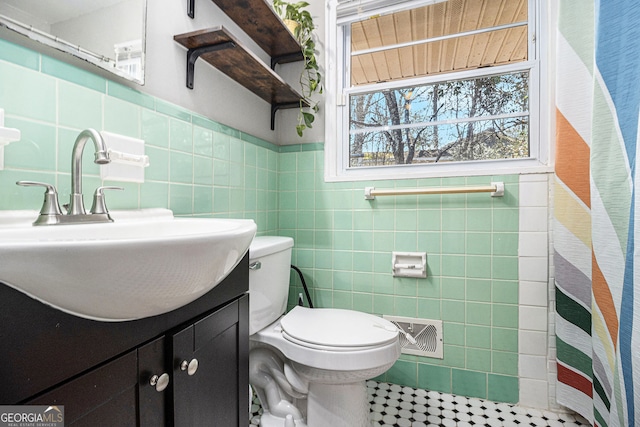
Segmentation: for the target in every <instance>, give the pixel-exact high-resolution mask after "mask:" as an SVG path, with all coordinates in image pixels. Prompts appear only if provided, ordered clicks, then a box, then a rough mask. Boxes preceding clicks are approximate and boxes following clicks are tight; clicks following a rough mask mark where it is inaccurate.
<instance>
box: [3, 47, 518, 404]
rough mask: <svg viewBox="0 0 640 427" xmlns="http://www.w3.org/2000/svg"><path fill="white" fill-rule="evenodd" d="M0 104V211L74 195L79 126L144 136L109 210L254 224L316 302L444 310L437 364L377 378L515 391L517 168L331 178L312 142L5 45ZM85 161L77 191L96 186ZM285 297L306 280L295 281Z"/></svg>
mask: <svg viewBox="0 0 640 427" xmlns="http://www.w3.org/2000/svg"><path fill="white" fill-rule="evenodd" d="M0 108H4V109H5V114H6V126H9V127H16V128H19V129H20V130H21V131H22V140H21V141H20V142H16V143H12V144H10V145H9V146H7V147H6V150H5V169H4V170H0V209H38V208H39V204H40V202H41V198H42V195H41V190H38V189H33V188H23V187H17V186H16V185H15V181H17V180H21V179H22V180H34V181H43V182H49V183H53V184H55V185H57V187H58V189H59V191H60V193H61V195H62V196H61V197H62V200H65V199H66V197H68V193H69V187H70V185H69V182H70V175H69V171H70V155H71V147H72V144H73V141H74V139H75V137H76V135H77V134H78V133H79V132H80V131H81V130H82V129H84V128H87V127H95V128H98V129H100V130H108V131H111V132H116V133H121V134H125V135H129V136H133V137H137V138H142V139H144V140H145V141H146V152H147V154H148V155H149V157H150V160H151V166H150V167H149V168H148V169H147V170H146V172H145V175H146V181H145V182H144V183H143V184H131V183H124V187H125V188H126V191H124V192H112V193H110V194H109V195H108V204H109V206H110V207H111V208H112V209H118V208H121V209H131V208H147V207H166V208H170V209H172V210H173V211H174V212H175V213H176V214H177V215H188V216H203V217H236V218H252V219H254V220H255V221H256V222H257V224H258V231H259V233H261V234H281V235H288V236H291V237H293V238H294V239H295V241H296V246H295V250H294V254H293V262H294V264H296V265H297V266H298V267H300V268H301V269H302V271H303V273H304V274H305V277H306V279H307V282H308V284H309V285H310V287H311V290H312V297H313V299H314V303H315V304H316V305H317V306H320V307H339V308H350V309H356V310H361V311H365V312H369V313H374V314H379V315H381V314H390V315H401V316H409V317H424V318H430V319H441V320H443V322H444V337H445V342H444V354H445V357H444V359H442V360H439V359H429V358H423V357H417V356H402V357H401V359H400V360H399V361H398V362H397V363H396V364H395V365H394V367H393V368H392V369H391V370H389V372H387V373H386V374H385V375H383V376H382V377H381V379H383V380H386V381H390V382H393V383H397V384H401V385H408V386H412V387H421V388H425V389H431V390H439V391H444V392H453V393H460V394H465V395H468V396H474V397H481V398H489V399H492V400H496V401H506V402H517V401H518V320H517V319H518V315H517V313H518V311H517V310H518V305H517V304H518V258H517V249H518V234H517V233H518V177H517V176H493V177H473V178H443V179H424V180H401V181H376V182H375V183H372V182H358V183H325V182H324V179H323V167H324V153H323V151H322V144H305V145H293V146H282V147H277V146H275V145H273V144H270V143H269V142H266V141H263V140H260V139H257V138H255V137H253V136H251V135H247V134H244V133H242V132H239V131H238V130H236V129H232V128H229V127H227V126H224V125H222V124H220V123H216V122H213V121H210V120H208V119H206V118H204V117H202V116H199V115H197V114H194V113H192V112H190V111H187V110H184V109H182V108H180V107H178V106H175V105H173V104H169V103H167V102H165V101H162V100H159V99H155V98H153V97H150V96H148V95H145V94H143V93H139V92H137V91H135V90H132V89H130V88H128V87H125V86H121V85H119V84H117V83H114V82H111V81H109V80H106V79H103V78H101V77H98V76H96V75H93V74H91V73H88V72H86V71H83V70H79V69H76V68H74V67H71V66H69V65H67V64H64V63H61V62H58V61H57V60H54V59H51V58H48V57H45V56H43V55H40V54H38V53H36V52H33V51H30V50H28V49H24V48H22V47H19V46H16V45H13V44H11V43H8V42H6V41H3V40H0ZM89 157H90V156H89V155H85V162H84V172H85V178H84V188H85V189H86V190H85V192H86V193H89V194H88V195H85V196H86V197H87V203H89V202H90V201H89V200H88V197H90V192H91V190H89V189H93V188H94V187H96V186H98V185H100V178H99V171H98V168H97V167H96V166H95V165H93V164H92V163H91V161H90V158H89ZM491 181H504V182H505V184H506V196H505V197H503V198H491V197H490V196H488V195H487V194H469V195H435V196H421V197H417V196H403V197H387V198H378V199H377V200H375V201H366V200H365V199H364V195H363V194H364V187H365V186H375V187H378V188H380V187H422V186H449V185H456V186H457V185H477V184H487V183H489V182H491ZM118 184H119V185H122V183H118ZM393 250H396V251H426V252H427V253H428V278H427V279H406V278H394V277H392V275H391V272H390V264H391V251H393ZM292 283H293V286H292V288H291V294H290V302H291V303H292V304H293V303H294V301H295V300H296V298H297V295H298V293H299V292H301V285H300V281H299V280H298V279H297V277H295V276H292Z"/></svg>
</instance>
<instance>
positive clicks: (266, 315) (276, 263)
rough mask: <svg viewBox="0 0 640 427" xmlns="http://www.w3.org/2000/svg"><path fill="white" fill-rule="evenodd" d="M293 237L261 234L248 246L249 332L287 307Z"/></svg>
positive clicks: (276, 316) (273, 318) (260, 326)
mask: <svg viewBox="0 0 640 427" xmlns="http://www.w3.org/2000/svg"><path fill="white" fill-rule="evenodd" d="M292 247H293V239H292V238H291V237H279V236H258V237H255V238H254V239H253V242H251V245H250V246H249V335H253V334H254V333H256V332H258V331H259V330H261V329H263V328H264V327H265V326H267V325H269V324H270V323H273V322H274V321H275V320H277V319H278V317H280V316H281V315H282V314H283V313H284V312H285V310H286V308H287V300H288V298H289V273H290V268H291V248H292Z"/></svg>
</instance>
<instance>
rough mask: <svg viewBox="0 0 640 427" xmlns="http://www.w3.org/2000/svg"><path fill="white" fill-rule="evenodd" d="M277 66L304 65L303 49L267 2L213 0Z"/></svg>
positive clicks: (261, 0) (273, 64)
mask: <svg viewBox="0 0 640 427" xmlns="http://www.w3.org/2000/svg"><path fill="white" fill-rule="evenodd" d="M212 1H213V2H214V3H215V4H216V5H217V6H218V7H219V8H220V9H222V11H223V12H224V13H226V14H227V16H229V17H230V18H231V19H232V20H233V21H234V22H235V23H236V24H238V26H240V28H242V30H243V31H244V32H245V33H247V35H249V37H251V38H252V39H253V40H254V41H255V42H256V43H257V44H258V46H260V47H261V48H262V50H264V51H265V52H266V53H267V54H268V55H269V56H270V57H271V68H274V66H275V64H281V63H287V62H296V61H302V59H303V56H302V48H301V47H300V44H299V43H298V42H297V41H296V39H295V38H294V37H293V34H291V32H290V31H289V30H288V29H287V27H285V25H284V23H283V22H282V20H281V19H280V18H279V17H278V15H276V13H275V12H274V10H273V9H272V8H271V6H270V5H269V3H267V1H265V0H242V1H238V0H212Z"/></svg>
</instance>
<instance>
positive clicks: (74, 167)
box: [16, 129, 124, 225]
mask: <svg viewBox="0 0 640 427" xmlns="http://www.w3.org/2000/svg"><path fill="white" fill-rule="evenodd" d="M89 139H91V140H92V141H93V145H94V147H95V160H94V162H95V163H97V164H99V165H103V164H106V163H109V162H111V160H110V159H109V153H108V151H107V146H106V144H105V143H104V139H103V138H102V135H100V133H99V132H98V131H96V130H94V129H86V130H83V131H82V132H80V135H78V137H77V138H76V142H75V144H74V145H73V151H72V153H71V200H70V202H69V207H68V209H67V214H66V215H65V214H63V213H62V211H61V210H60V205H59V204H58V192H57V191H56V189H55V187H54V186H53V185H50V184H45V183H42V182H33V181H18V182H16V184H18V185H22V186H41V187H45V189H46V191H45V198H44V204H43V205H42V209H40V215H39V216H38V218H37V219H36V221H35V222H34V223H33V225H56V224H77V223H96V222H113V219H111V216H110V215H109V211H108V210H107V207H106V205H105V202H104V190H124V188H122V187H98V188H97V189H96V191H95V192H94V194H93V206H92V207H91V212H90V213H89V214H87V212H86V210H85V208H84V200H83V197H82V153H83V152H84V146H85V145H86V143H87V140H89Z"/></svg>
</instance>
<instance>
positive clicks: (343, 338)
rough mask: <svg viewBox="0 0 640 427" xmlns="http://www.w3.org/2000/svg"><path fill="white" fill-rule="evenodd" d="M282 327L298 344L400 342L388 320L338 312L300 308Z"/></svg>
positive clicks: (292, 311)
mask: <svg viewBox="0 0 640 427" xmlns="http://www.w3.org/2000/svg"><path fill="white" fill-rule="evenodd" d="M280 326H281V327H282V330H283V331H284V332H285V333H286V335H289V336H290V337H292V338H294V339H295V340H296V341H302V342H304V343H309V344H313V345H321V346H329V347H371V346H377V345H382V344H386V343H389V342H393V341H395V340H397V339H398V329H397V328H396V327H395V325H394V324H393V323H391V322H389V321H388V320H385V319H383V318H381V317H378V316H374V315H372V314H367V313H362V312H359V311H353V310H341V309H335V308H313V309H311V308H306V307H300V306H296V307H294V308H293V309H292V310H291V311H290V312H289V313H288V314H286V315H285V316H283V317H282V319H280Z"/></svg>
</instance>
